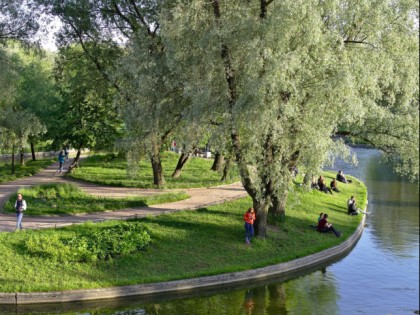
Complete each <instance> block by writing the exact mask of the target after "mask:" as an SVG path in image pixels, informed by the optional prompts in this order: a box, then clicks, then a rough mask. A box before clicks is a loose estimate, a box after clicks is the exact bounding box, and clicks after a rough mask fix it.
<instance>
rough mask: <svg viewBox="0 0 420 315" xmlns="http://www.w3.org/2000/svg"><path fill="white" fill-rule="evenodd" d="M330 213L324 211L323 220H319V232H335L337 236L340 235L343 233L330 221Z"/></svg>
mask: <svg viewBox="0 0 420 315" xmlns="http://www.w3.org/2000/svg"><path fill="white" fill-rule="evenodd" d="M327 218H328V214H326V213H324V216H323V217H322V219H321V220H319V222H318V232H320V233H328V232H330V231H331V232H333V233H334V235H335V236H337V237H340V236H341V233H340V232H338V231H337V230H336V229H335V228H334V227H333V225H332V224H331V223H328V221H327Z"/></svg>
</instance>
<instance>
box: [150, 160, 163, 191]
mask: <svg viewBox="0 0 420 315" xmlns="http://www.w3.org/2000/svg"><path fill="white" fill-rule="evenodd" d="M151 162H152V169H153V184H155V185H156V186H158V187H161V186H163V185H164V184H165V179H164V177H163V167H162V161H161V159H160V153H159V152H158V153H157V154H153V155H152V157H151Z"/></svg>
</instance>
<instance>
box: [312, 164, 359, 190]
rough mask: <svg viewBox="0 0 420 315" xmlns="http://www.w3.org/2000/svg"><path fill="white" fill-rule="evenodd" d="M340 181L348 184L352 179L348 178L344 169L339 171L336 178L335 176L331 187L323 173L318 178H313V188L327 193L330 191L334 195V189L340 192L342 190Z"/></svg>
mask: <svg viewBox="0 0 420 315" xmlns="http://www.w3.org/2000/svg"><path fill="white" fill-rule="evenodd" d="M338 181H339V182H342V183H346V184H347V183H351V180H348V179H347V178H346V176H345V175H344V173H343V171H341V170H340V171H338V173H337V176H336V178H333V180H332V181H331V182H330V187H328V186H327V184H326V183H325V179H324V177H323V176H322V175H321V176H319V178H318V180H317V179H316V178H314V179H313V180H312V184H311V188H312V189H318V190H320V191H323V192H324V193H326V194H327V193H330V194H331V195H332V194H333V191H335V192H340V190H338Z"/></svg>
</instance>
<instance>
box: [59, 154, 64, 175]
mask: <svg viewBox="0 0 420 315" xmlns="http://www.w3.org/2000/svg"><path fill="white" fill-rule="evenodd" d="M64 159H65V155H64V152H63V150H61V151H60V153H59V154H58V162H59V163H60V168H59V169H58V173H59V174H61V173H62V172H63V163H64Z"/></svg>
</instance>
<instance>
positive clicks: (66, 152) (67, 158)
mask: <svg viewBox="0 0 420 315" xmlns="http://www.w3.org/2000/svg"><path fill="white" fill-rule="evenodd" d="M64 156H65V157H66V162H68V161H69V148H68V147H65V148H64Z"/></svg>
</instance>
